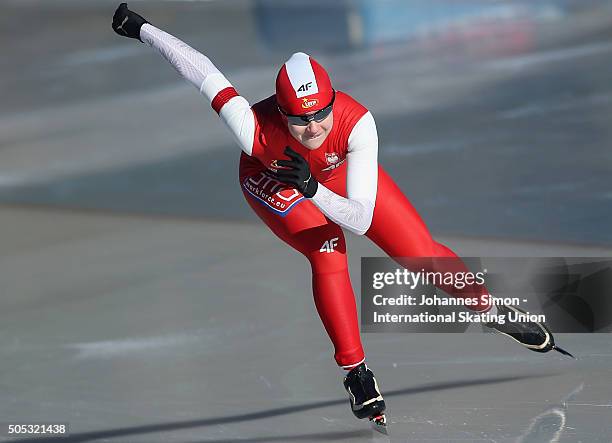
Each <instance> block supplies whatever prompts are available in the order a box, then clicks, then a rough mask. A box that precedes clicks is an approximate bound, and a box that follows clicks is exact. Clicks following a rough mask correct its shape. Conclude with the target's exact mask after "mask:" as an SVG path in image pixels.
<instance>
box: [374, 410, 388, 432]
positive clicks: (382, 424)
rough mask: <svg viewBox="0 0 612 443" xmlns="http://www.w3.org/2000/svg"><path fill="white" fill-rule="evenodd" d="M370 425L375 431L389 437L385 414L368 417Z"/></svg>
mask: <svg viewBox="0 0 612 443" xmlns="http://www.w3.org/2000/svg"><path fill="white" fill-rule="evenodd" d="M370 425H371V426H372V429H374V430H375V431H377V432H380V433H381V434H384V435H389V431H388V429H387V416H386V415H385V414H380V415H375V416H372V417H370Z"/></svg>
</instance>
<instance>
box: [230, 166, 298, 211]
mask: <svg viewBox="0 0 612 443" xmlns="http://www.w3.org/2000/svg"><path fill="white" fill-rule="evenodd" d="M275 162H276V160H274V161H273V162H272V163H275ZM242 187H243V188H244V190H245V191H247V192H248V193H249V194H250V195H252V196H253V197H254V198H255V199H256V200H258V201H259V202H260V203H262V204H263V205H264V206H265V207H266V208H267V209H269V210H271V211H272V212H275V213H276V214H278V215H280V216H281V217H285V216H286V215H287V214H288V213H289V211H291V209H293V208H294V207H295V205H297V204H298V203H299V202H301V201H303V200H304V196H303V195H302V194H300V192H299V191H297V190H296V189H293V188H290V187H289V186H287V185H286V184H284V183H281V182H279V181H278V180H276V179H275V178H274V177H271V176H270V175H269V174H268V173H267V172H266V171H262V172H260V173H259V174H255V175H253V176H251V177H247V178H246V179H245V180H244V181H243V182H242Z"/></svg>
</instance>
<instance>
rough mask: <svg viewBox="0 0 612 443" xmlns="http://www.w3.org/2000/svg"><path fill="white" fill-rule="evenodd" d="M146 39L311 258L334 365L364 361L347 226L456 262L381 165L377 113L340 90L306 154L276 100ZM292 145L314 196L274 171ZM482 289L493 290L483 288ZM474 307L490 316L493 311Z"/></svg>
mask: <svg viewBox="0 0 612 443" xmlns="http://www.w3.org/2000/svg"><path fill="white" fill-rule="evenodd" d="M140 36H141V39H142V41H143V42H145V43H147V44H149V45H150V46H152V47H154V48H155V49H157V50H158V51H159V52H160V53H161V54H162V55H163V56H164V57H165V58H166V59H167V60H168V61H169V62H170V63H171V64H172V65H173V66H174V68H175V69H176V70H177V71H178V72H179V73H180V74H181V75H182V76H183V77H184V78H185V79H187V80H188V81H189V82H191V83H192V84H194V85H195V86H196V87H197V88H198V90H199V91H200V92H201V93H202V94H203V95H204V96H205V97H207V98H208V99H209V100H210V103H211V106H212V107H213V109H214V110H215V111H216V112H217V113H218V114H219V117H220V118H221V120H223V122H225V124H226V125H227V126H228V128H229V129H230V131H231V133H232V134H233V135H234V137H235V139H236V140H237V142H238V144H239V145H240V147H241V148H242V151H243V152H242V156H241V159H240V170H239V176H240V184H241V187H242V191H243V193H244V196H245V198H246V201H247V203H248V204H249V205H250V206H251V208H252V209H253V211H255V213H256V214H257V215H258V216H259V218H261V220H262V221H263V222H264V223H265V224H266V225H267V226H268V227H269V228H270V229H271V230H272V232H274V234H276V235H277V236H278V237H279V238H280V239H281V240H283V241H284V242H285V243H287V244H289V245H290V246H292V247H293V248H294V249H296V250H297V251H299V252H301V253H302V254H303V255H304V256H305V257H306V258H307V259H308V261H309V262H310V265H311V269H312V289H313V295H314V302H315V305H316V308H317V311H318V313H319V315H320V317H321V320H322V321H323V325H324V326H325V329H326V330H327V333H328V334H329V337H330V339H331V341H332V342H333V344H334V348H335V355H334V357H335V359H336V362H337V363H338V365H340V366H342V367H343V368H345V369H350V368H352V367H354V366H356V365H357V364H359V363H361V362H362V361H363V360H364V359H365V355H364V352H363V348H362V345H361V339H360V334H359V327H358V321H357V309H356V305H355V296H354V293H353V288H352V285H351V281H350V278H349V272H348V264H347V251H346V242H345V238H344V234H343V231H342V228H345V229H348V230H350V231H352V232H355V233H356V234H359V235H366V236H367V237H368V238H370V239H371V240H372V241H374V243H376V244H377V245H378V246H379V247H380V248H382V249H383V250H384V251H385V252H386V253H387V254H388V255H389V256H391V257H394V258H396V260H398V261H399V262H400V263H401V258H400V257H457V256H456V255H455V253H453V252H452V251H451V250H450V249H448V248H447V247H446V246H444V245H442V244H440V243H437V242H436V241H434V240H433V239H432V237H431V234H430V233H429V231H428V229H427V227H426V226H425V224H424V223H423V221H422V220H421V218H420V217H419V215H418V214H417V212H416V210H415V209H414V207H413V206H412V205H411V204H410V202H409V201H408V199H407V198H406V197H405V196H404V194H403V193H402V191H401V190H400V189H399V188H398V186H397V185H396V184H395V183H394V182H393V180H392V179H391V177H389V175H388V174H387V173H386V172H385V171H384V169H383V168H382V167H381V166H379V165H378V162H377V156H378V137H377V133H376V125H375V122H374V118H373V117H372V114H371V113H370V112H369V111H368V110H367V109H366V108H365V107H364V106H362V105H361V104H359V103H358V102H357V101H356V100H354V99H353V98H351V97H350V96H349V95H347V94H345V93H343V92H340V91H338V92H337V93H336V100H335V103H334V107H333V115H334V123H333V127H332V130H331V132H330V133H329V135H328V137H327V139H326V140H325V141H324V142H323V144H322V145H321V147H319V148H318V149H315V150H309V149H307V148H306V147H304V146H302V145H301V144H300V143H299V142H298V141H297V140H296V139H294V138H293V137H292V136H291V134H290V133H289V131H288V128H287V123H286V122H284V121H283V119H282V117H281V114H280V113H279V111H278V109H277V105H276V100H275V96H271V97H268V98H267V99H265V100H262V101H261V102H259V103H256V104H255V105H253V106H250V105H249V103H248V102H247V100H245V99H244V98H243V97H241V96H240V95H238V93H237V92H236V90H235V89H234V88H233V87H232V85H231V84H230V83H229V81H228V80H227V79H226V78H225V76H224V75H223V74H222V73H221V72H219V70H218V69H217V68H216V67H215V66H214V65H213V63H212V62H211V61H210V60H209V59H208V57H206V56H205V55H203V54H201V53H199V52H197V51H196V50H194V49H193V48H191V47H189V46H187V45H186V44H185V43H183V42H181V41H180V40H178V39H177V38H175V37H173V36H171V35H169V34H167V33H166V32H164V31H161V30H159V29H157V28H155V27H154V26H152V25H150V24H148V23H147V24H145V25H143V26H142V28H141V31H140ZM286 146H290V147H291V148H293V149H294V150H295V151H297V152H298V153H300V154H301V155H302V156H303V157H304V158H305V159H306V160H307V161H308V163H309V165H310V170H311V173H312V175H313V176H314V177H315V178H316V179H317V181H318V182H319V187H318V190H317V193H316V194H315V195H314V196H313V198H311V199H307V198H305V197H304V196H303V195H302V194H300V193H299V192H298V191H297V190H295V189H293V188H290V187H289V186H287V185H285V184H283V183H280V182H278V181H276V180H275V179H274V178H272V176H270V175H269V173H268V171H269V170H275V169H276V161H277V160H280V159H288V158H287V157H286V156H285V155H284V154H283V151H284V150H285V147H286ZM453 262H455V261H453ZM456 262H457V263H459V264H458V265H454V268H455V269H452V271H453V272H456V271H461V270H462V271H467V269H466V268H465V266H464V265H463V264H462V262H461V261H460V260H457V261H456ZM437 270H440V269H437ZM444 271H449V269H445V270H444ZM440 287H441V288H442V289H444V290H445V291H447V292H449V293H452V294H453V295H455V296H457V297H464V296H467V295H466V293H464V292H463V293H462V292H461V291H458V290H457V289H455V288H454V287H444V286H440ZM479 290H480V291H481V293H486V288H484V287H482V288H480V289H479ZM472 291H473V290H472ZM470 296H471V297H473V296H474V294H473V292H472V293H471V294H470ZM470 309H473V310H475V311H486V310H488V309H489V306H488V305H486V304H479V305H472V306H470Z"/></svg>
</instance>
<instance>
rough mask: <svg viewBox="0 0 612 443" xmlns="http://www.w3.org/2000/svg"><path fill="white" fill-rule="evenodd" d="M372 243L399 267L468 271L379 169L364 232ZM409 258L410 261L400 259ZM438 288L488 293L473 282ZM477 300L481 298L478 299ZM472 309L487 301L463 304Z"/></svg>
mask: <svg viewBox="0 0 612 443" xmlns="http://www.w3.org/2000/svg"><path fill="white" fill-rule="evenodd" d="M366 235H367V236H368V238H370V239H371V240H372V241H374V243H376V244H377V245H378V246H379V247H380V248H382V249H383V250H384V251H385V252H386V253H387V254H388V255H389V256H390V257H393V258H394V259H396V260H397V261H398V262H399V263H400V264H401V265H402V266H404V267H408V268H414V267H417V269H411V270H413V271H419V270H420V269H425V271H438V272H453V273H456V272H468V271H469V270H468V269H467V267H466V266H465V264H464V263H463V261H461V259H459V258H458V257H457V254H455V253H454V252H453V251H452V250H451V249H450V248H448V247H446V246H445V245H443V244H441V243H438V242H436V241H435V240H434V239H433V238H432V236H431V234H430V232H429V230H428V229H427V226H426V225H425V223H424V222H423V220H422V219H421V217H420V216H419V214H418V213H417V211H416V209H415V208H414V207H413V206H412V204H411V203H410V201H409V200H408V199H407V198H406V196H404V194H403V193H402V191H401V190H400V189H399V187H398V186H397V185H396V184H395V182H394V181H393V180H392V179H391V177H390V176H389V175H388V174H387V173H386V172H385V171H384V169H382V168H381V167H380V168H379V173H378V193H377V198H376V206H375V209H374V217H373V219H372V225H371V226H370V229H369V230H368V232H367V233H366ZM403 257H410V258H412V259H410V260H403V259H402V258H403ZM416 257H441V258H443V259H442V260H435V259H434V260H429V259H424V260H422V261H421V260H415V259H413V258H416ZM438 287H439V288H440V289H442V290H444V291H445V292H447V293H449V294H451V295H453V296H455V297H470V298H473V297H480V296H481V295H482V294H487V293H488V291H487V289H486V288H485V287H484V286H482V285H472V286H471V287H466V288H463V289H461V290H459V289H457V288H455V287H454V286H451V285H439V286H438ZM479 300H480V298H479ZM466 307H467V308H469V309H472V310H474V311H480V312H482V311H487V310H489V308H490V305H489V303H488V302H483V301H480V302H479V303H478V304H477V305H470V306H466Z"/></svg>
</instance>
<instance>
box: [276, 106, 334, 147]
mask: <svg viewBox="0 0 612 443" xmlns="http://www.w3.org/2000/svg"><path fill="white" fill-rule="evenodd" d="M283 118H284V120H285V121H286V122H287V128H289V133H291V135H292V136H293V138H295V139H296V140H297V141H299V142H300V143H301V144H302V145H304V146H305V147H306V148H308V149H311V150H312V149H317V148H319V147H320V146H321V145H322V144H323V142H324V141H325V139H326V138H327V136H328V135H329V133H330V132H331V130H332V126H333V125H334V113H333V112H330V113H329V115H328V116H327V117H326V118H325V119H324V120H321V121H320V122H317V121H315V120H312V121H311V122H309V123H308V124H307V125H305V126H304V125H294V124H291V122H290V121H288V120H287V117H285V116H283Z"/></svg>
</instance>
